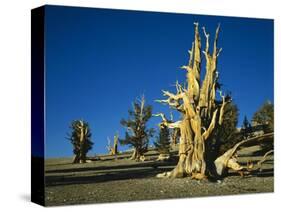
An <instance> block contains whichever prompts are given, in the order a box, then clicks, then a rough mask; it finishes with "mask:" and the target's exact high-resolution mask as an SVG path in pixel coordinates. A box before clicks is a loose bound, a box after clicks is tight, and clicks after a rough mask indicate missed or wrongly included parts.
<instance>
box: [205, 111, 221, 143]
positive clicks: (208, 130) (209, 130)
mask: <svg viewBox="0 0 281 212" xmlns="http://www.w3.org/2000/svg"><path fill="white" fill-rule="evenodd" d="M217 113H218V109H216V110H215V112H214V113H213V117H212V121H211V123H210V125H209V127H208V129H207V130H206V131H205V132H204V133H203V135H202V136H203V139H204V141H206V140H207V139H208V138H209V136H210V135H211V133H212V132H213V130H214V128H215V126H216V118H217Z"/></svg>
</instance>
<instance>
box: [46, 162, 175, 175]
mask: <svg viewBox="0 0 281 212" xmlns="http://www.w3.org/2000/svg"><path fill="white" fill-rule="evenodd" d="M176 164H177V161H176V160H173V161H165V162H155V161H149V162H145V163H144V162H139V163H134V164H126V165H118V164H116V165H114V166H97V167H76V168H66V169H56V170H47V171H45V173H46V174H54V173H73V172H87V171H99V170H114V169H131V168H148V167H152V168H156V167H159V166H175V165H176Z"/></svg>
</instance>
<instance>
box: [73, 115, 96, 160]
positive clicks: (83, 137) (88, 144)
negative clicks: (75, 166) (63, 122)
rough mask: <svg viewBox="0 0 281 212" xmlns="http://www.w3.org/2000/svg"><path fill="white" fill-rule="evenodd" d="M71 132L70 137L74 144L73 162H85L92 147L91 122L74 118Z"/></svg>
mask: <svg viewBox="0 0 281 212" xmlns="http://www.w3.org/2000/svg"><path fill="white" fill-rule="evenodd" d="M70 129H71V133H70V135H69V137H68V139H69V140H70V141H71V144H72V145H73V153H74V155H75V156H74V159H73V163H85V162H86V155H87V152H88V151H89V150H91V149H92V146H93V144H94V143H93V142H92V141H91V135H92V134H91V131H90V127H89V124H88V123H87V122H84V121H82V120H74V121H72V123H71V125H70Z"/></svg>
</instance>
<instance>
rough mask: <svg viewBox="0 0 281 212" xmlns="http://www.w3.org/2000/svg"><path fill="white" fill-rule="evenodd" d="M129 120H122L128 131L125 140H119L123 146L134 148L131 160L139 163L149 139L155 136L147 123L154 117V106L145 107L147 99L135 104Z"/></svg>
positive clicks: (137, 101) (130, 111)
mask: <svg viewBox="0 0 281 212" xmlns="http://www.w3.org/2000/svg"><path fill="white" fill-rule="evenodd" d="M128 112H129V118H128V120H125V119H122V120H121V125H123V126H124V127H125V128H126V129H127V131H126V134H125V138H124V139H119V142H120V144H121V145H130V146H132V147H133V148H134V153H133V155H132V157H131V159H133V160H136V161H139V160H140V157H141V156H142V155H143V154H144V153H145V152H146V151H147V148H148V143H149V138H150V137H152V136H153V133H154V129H153V128H147V122H148V120H149V119H150V118H151V116H152V106H150V105H145V98H144V96H142V98H141V99H140V100H136V101H135V102H134V103H133V110H129V111H128Z"/></svg>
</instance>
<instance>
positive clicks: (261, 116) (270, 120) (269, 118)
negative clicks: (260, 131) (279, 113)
mask: <svg viewBox="0 0 281 212" xmlns="http://www.w3.org/2000/svg"><path fill="white" fill-rule="evenodd" d="M252 122H253V123H255V124H258V125H259V124H260V125H264V131H265V132H266V133H267V132H273V130H274V106H273V104H272V103H271V102H270V101H267V102H265V103H264V104H263V105H262V107H261V108H260V109H259V110H258V111H257V112H255V114H254V116H253V119H252Z"/></svg>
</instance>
